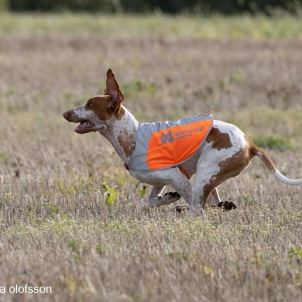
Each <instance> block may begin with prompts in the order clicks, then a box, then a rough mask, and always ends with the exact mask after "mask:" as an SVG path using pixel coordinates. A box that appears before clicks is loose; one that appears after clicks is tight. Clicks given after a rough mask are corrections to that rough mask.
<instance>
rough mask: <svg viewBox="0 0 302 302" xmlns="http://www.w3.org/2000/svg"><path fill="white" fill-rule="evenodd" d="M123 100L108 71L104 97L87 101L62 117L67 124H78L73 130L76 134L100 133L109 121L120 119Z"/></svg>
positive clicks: (115, 82)
mask: <svg viewBox="0 0 302 302" xmlns="http://www.w3.org/2000/svg"><path fill="white" fill-rule="evenodd" d="M123 100H124V97H123V94H122V93H121V91H120V89H119V85H118V83H117V81H116V80H115V77H114V74H113V73H112V70H111V69H109V70H108V71H107V81H106V89H105V91H104V95H98V96H95V97H93V98H91V99H89V100H88V101H87V102H86V104H84V105H83V106H79V107H77V108H74V109H71V110H68V111H66V112H65V113H64V114H63V116H64V118H65V119H66V120H67V121H69V122H73V123H80V125H78V126H77V127H76V128H75V130H74V131H75V132H77V133H80V134H84V133H88V132H92V131H102V130H105V129H106V128H107V127H108V121H109V120H111V119H112V118H116V119H119V118H121V116H122V115H123V112H124V109H123V108H122V105H121V103H122V101H123Z"/></svg>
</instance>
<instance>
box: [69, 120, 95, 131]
mask: <svg viewBox="0 0 302 302" xmlns="http://www.w3.org/2000/svg"><path fill="white" fill-rule="evenodd" d="M93 127H94V124H93V123H91V122H89V121H83V122H81V123H80V125H79V126H78V127H76V128H75V129H74V131H75V132H76V133H80V134H83V133H86V132H89V131H90V130H91V129H92V128H93Z"/></svg>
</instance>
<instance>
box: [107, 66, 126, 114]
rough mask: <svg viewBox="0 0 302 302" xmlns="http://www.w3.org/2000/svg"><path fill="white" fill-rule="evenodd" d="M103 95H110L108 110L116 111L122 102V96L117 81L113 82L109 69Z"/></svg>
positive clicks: (113, 78) (112, 75)
mask: <svg viewBox="0 0 302 302" xmlns="http://www.w3.org/2000/svg"><path fill="white" fill-rule="evenodd" d="M104 94H106V95H110V96H111V98H112V101H111V103H110V105H109V107H110V109H112V110H114V111H116V110H117V109H118V107H119V105H120V104H121V102H122V101H123V100H124V96H123V94H122V93H121V91H120V88H119V86H118V83H117V81H116V80H115V77H114V74H113V72H112V70H111V69H108V71H107V81H106V89H105V90H104Z"/></svg>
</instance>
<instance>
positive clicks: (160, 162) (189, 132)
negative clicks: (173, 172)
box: [127, 114, 213, 172]
mask: <svg viewBox="0 0 302 302" xmlns="http://www.w3.org/2000/svg"><path fill="white" fill-rule="evenodd" d="M212 125H213V116H212V115H211V114H203V115H198V116H193V117H187V118H182V119H179V120H178V121H176V122H155V123H140V124H139V128H138V131H137V134H136V146H135V150H134V152H133V154H132V156H131V158H130V160H129V161H128V163H127V166H128V167H129V169H130V170H133V171H136V172H150V171H156V170H161V169H167V168H171V167H175V166H179V165H181V164H182V163H184V162H185V161H186V160H188V159H189V158H190V157H191V156H193V155H194V154H195V153H196V152H197V151H198V149H199V148H200V147H201V146H202V143H203V142H204V140H205V138H206V137H207V135H208V134H209V132H210V130H211V129H212Z"/></svg>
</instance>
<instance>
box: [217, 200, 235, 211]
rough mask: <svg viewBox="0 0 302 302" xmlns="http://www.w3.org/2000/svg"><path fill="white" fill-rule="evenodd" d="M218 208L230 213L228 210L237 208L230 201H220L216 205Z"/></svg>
mask: <svg viewBox="0 0 302 302" xmlns="http://www.w3.org/2000/svg"><path fill="white" fill-rule="evenodd" d="M217 207H218V208H222V209H223V210H224V211H230V210H234V209H237V206H236V205H235V203H234V202H232V201H228V200H226V201H220V202H219V203H218V205H217Z"/></svg>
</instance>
